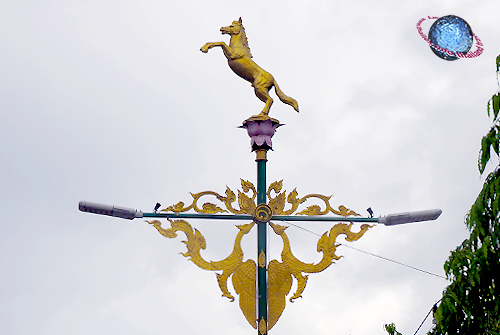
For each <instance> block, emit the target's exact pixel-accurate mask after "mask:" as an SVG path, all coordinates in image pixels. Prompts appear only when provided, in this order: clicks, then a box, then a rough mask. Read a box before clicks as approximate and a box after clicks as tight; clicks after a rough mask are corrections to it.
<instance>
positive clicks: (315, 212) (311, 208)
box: [297, 205, 321, 215]
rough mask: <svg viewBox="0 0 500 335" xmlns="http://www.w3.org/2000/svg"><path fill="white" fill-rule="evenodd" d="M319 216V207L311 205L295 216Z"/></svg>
mask: <svg viewBox="0 0 500 335" xmlns="http://www.w3.org/2000/svg"><path fill="white" fill-rule="evenodd" d="M301 214H302V215H320V214H321V207H319V206H318V205H312V206H308V207H307V208H306V209H304V210H303V211H301V212H298V213H297V215H301Z"/></svg>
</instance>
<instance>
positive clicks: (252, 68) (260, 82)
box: [200, 17, 299, 115]
mask: <svg viewBox="0 0 500 335" xmlns="http://www.w3.org/2000/svg"><path fill="white" fill-rule="evenodd" d="M220 31H221V33H222V34H223V35H224V34H227V35H230V36H231V40H230V41H229V46H228V45H227V44H226V43H224V42H209V43H205V45H204V46H202V47H201V49H200V50H201V51H202V52H205V53H207V52H208V50H210V49H212V48H213V47H221V48H222V51H223V52H224V56H226V58H227V62H228V63H229V67H230V68H231V70H233V72H234V73H236V74H237V75H238V76H240V77H241V78H243V79H245V80H246V81H249V82H250V83H251V84H252V86H253V87H254V90H255V95H256V96H257V98H259V99H260V100H261V101H263V102H265V103H266V105H265V106H264V109H263V110H262V112H261V113H260V114H261V115H268V114H269V109H270V108H271V105H272V104H273V99H272V98H271V97H270V96H269V90H270V89H271V88H272V87H273V86H274V89H275V91H276V94H277V95H278V98H279V99H280V100H281V101H282V102H284V103H285V104H287V105H290V106H292V107H293V108H294V109H295V110H296V111H297V112H298V111H299V104H298V103H297V101H296V100H295V99H293V98H291V97H289V96H287V95H285V94H284V93H283V92H282V91H281V90H280V88H279V86H278V83H277V82H276V80H275V79H274V77H273V76H272V75H271V74H270V73H269V72H267V71H265V70H263V69H262V68H261V67H260V66H258V65H257V64H256V63H255V62H254V61H253V60H252V54H251V53H250V48H249V47H248V40H247V36H246V34H245V28H244V27H243V22H242V20H241V17H240V19H239V20H238V21H233V23H232V24H231V25H230V26H228V27H222V28H220Z"/></svg>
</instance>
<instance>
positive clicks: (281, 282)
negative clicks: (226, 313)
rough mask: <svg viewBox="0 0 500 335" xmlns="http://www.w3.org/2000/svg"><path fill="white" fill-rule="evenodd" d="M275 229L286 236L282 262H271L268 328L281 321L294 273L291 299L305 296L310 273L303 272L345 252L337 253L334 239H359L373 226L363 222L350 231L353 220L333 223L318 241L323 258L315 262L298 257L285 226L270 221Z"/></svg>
mask: <svg viewBox="0 0 500 335" xmlns="http://www.w3.org/2000/svg"><path fill="white" fill-rule="evenodd" d="M270 225H271V227H272V228H273V230H274V232H275V233H276V234H277V235H279V236H280V237H281V239H282V240H283V251H282V252H281V260H282V263H280V262H278V261H277V260H272V261H271V262H270V263H269V320H268V321H269V329H271V328H272V327H273V326H274V324H275V323H276V322H277V321H278V319H279V317H280V316H281V314H282V313H283V310H284V309H285V297H286V295H288V293H289V292H290V290H291V287H292V276H293V277H295V279H296V280H297V290H296V292H295V293H294V294H293V295H292V297H291V298H290V299H289V300H290V302H293V300H295V299H297V298H300V297H302V292H303V291H304V289H305V288H306V284H307V278H308V276H307V275H304V274H303V273H317V272H321V271H323V270H325V269H326V268H328V267H329V266H330V265H332V264H333V263H334V262H335V260H338V259H340V258H341V257H342V256H337V255H336V254H335V251H336V249H337V247H338V246H339V244H337V243H336V242H335V241H336V239H337V237H338V236H339V235H341V234H343V235H345V236H346V237H345V239H346V240H347V241H356V240H358V239H360V238H361V237H362V236H363V235H364V233H365V232H366V231H367V230H368V229H369V228H371V227H372V226H370V225H367V224H364V225H362V226H361V228H360V231H359V232H357V233H355V232H352V231H351V227H352V223H351V224H345V223H339V224H336V225H335V226H333V227H332V228H331V229H330V231H329V232H325V233H324V234H323V235H322V236H321V238H320V239H319V241H318V244H317V250H318V252H321V253H323V258H322V259H321V261H319V262H318V263H316V264H312V263H304V262H302V261H300V260H299V259H297V258H296V257H295V256H294V255H293V253H292V249H291V247H290V240H289V239H288V236H287V235H286V233H285V230H286V229H287V228H288V227H286V226H282V225H278V224H274V223H270Z"/></svg>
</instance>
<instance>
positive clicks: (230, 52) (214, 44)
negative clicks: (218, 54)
mask: <svg viewBox="0 0 500 335" xmlns="http://www.w3.org/2000/svg"><path fill="white" fill-rule="evenodd" d="M213 47H221V48H222V52H223V53H224V56H226V58H227V59H235V58H239V57H238V55H237V54H236V53H235V52H234V50H233V49H232V48H231V47H229V46H228V45H227V44H226V43H224V42H209V43H205V45H204V46H202V47H201V48H200V50H201V52H204V53H207V52H208V50H210V49H212V48H213Z"/></svg>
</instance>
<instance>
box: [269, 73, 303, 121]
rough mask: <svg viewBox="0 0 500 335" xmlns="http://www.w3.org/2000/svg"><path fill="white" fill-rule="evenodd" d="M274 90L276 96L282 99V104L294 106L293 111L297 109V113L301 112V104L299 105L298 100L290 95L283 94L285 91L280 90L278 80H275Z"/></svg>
mask: <svg viewBox="0 0 500 335" xmlns="http://www.w3.org/2000/svg"><path fill="white" fill-rule="evenodd" d="M274 89H275V91H276V95H277V96H278V98H280V100H281V102H283V103H285V104H287V105H290V106H292V107H293V109H295V110H296V111H297V113H298V112H299V104H298V102H297V100H295V99H294V98H292V97H289V96H288V95H286V94H285V93H283V91H282V90H280V87H279V86H278V83H277V82H276V80H274Z"/></svg>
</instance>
